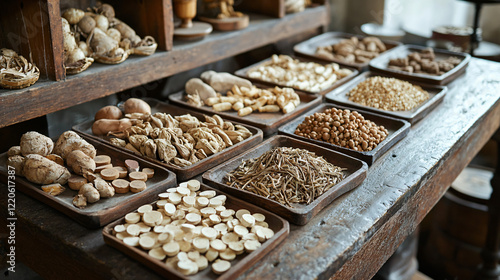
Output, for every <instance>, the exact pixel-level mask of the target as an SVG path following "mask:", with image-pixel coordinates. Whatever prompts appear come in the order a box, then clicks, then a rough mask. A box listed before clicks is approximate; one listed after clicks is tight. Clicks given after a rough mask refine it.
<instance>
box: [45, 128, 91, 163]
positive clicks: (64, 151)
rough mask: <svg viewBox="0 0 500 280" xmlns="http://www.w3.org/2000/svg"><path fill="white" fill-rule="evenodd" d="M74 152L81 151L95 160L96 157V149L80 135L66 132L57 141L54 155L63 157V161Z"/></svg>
mask: <svg viewBox="0 0 500 280" xmlns="http://www.w3.org/2000/svg"><path fill="white" fill-rule="evenodd" d="M74 150H80V151H82V152H83V153H84V154H86V155H87V156H89V157H91V158H94V157H95V155H96V149H95V147H94V146H92V145H91V144H89V143H88V142H87V141H85V140H84V139H83V138H81V137H80V135H78V134H76V132H73V131H66V132H64V133H63V134H61V136H59V139H58V140H57V142H56V144H55V146H54V154H56V155H59V156H61V157H62V158H63V159H66V157H67V156H68V155H69V154H70V153H71V152H72V151H74Z"/></svg>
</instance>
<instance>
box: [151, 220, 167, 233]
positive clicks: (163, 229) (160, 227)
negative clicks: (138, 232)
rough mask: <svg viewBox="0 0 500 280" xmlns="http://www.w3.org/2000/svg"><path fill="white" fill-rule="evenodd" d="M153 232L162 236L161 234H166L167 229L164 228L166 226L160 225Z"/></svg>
mask: <svg viewBox="0 0 500 280" xmlns="http://www.w3.org/2000/svg"><path fill="white" fill-rule="evenodd" d="M162 222H163V221H162ZM153 232H154V233H158V234H160V233H164V232H165V227H164V226H162V225H161V224H160V225H159V226H155V227H154V228H153Z"/></svg>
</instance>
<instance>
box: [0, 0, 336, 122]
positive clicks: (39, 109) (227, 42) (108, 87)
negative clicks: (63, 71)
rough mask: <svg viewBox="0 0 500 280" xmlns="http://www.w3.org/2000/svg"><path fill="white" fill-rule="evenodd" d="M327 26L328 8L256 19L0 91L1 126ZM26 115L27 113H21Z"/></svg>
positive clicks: (256, 16)
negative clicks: (142, 54) (236, 28)
mask: <svg viewBox="0 0 500 280" xmlns="http://www.w3.org/2000/svg"><path fill="white" fill-rule="evenodd" d="M2 3H3V2H2ZM327 22H328V11H327V10H326V8H324V7H323V6H321V7H317V8H312V9H307V10H306V11H305V12H302V13H298V14H294V15H288V16H286V17H285V18H283V19H271V18H269V17H266V16H259V15H255V16H254V15H252V17H251V20H250V25H249V27H247V28H245V29H243V30H239V31H235V32H216V33H214V34H211V35H209V36H208V37H206V38H205V39H204V40H200V41H175V42H174V44H175V46H174V48H173V49H172V51H170V52H161V51H160V52H157V53H155V54H153V55H151V56H148V57H130V58H129V59H127V61H125V62H123V63H121V64H119V65H103V64H99V63H94V64H93V65H92V66H91V67H90V68H89V69H87V70H86V71H85V72H83V73H80V74H78V75H75V76H69V77H67V78H66V79H65V80H64V81H60V82H51V81H48V80H40V81H38V82H37V83H36V84H34V85H33V86H31V87H29V88H27V89H22V90H0V104H2V108H1V109H0V120H2V121H1V122H0V127H4V126H8V125H11V124H14V123H18V122H21V121H25V120H29V119H32V118H35V117H39V116H43V115H46V114H48V113H52V112H55V111H58V110H62V109H65V108H68V107H71V106H74V105H77V104H81V103H84V102H87V101H91V100H94V99H97V98H100V97H104V96H108V95H111V94H114V93H116V92H120V91H123V90H126V89H129V88H132V87H135V86H139V85H143V84H146V83H148V82H151V81H154V80H158V79H161V78H164V77H168V76H171V75H173V74H177V73H180V72H183V71H186V70H190V69H193V68H196V67H199V66H202V65H205V64H208V63H212V62H215V61H218V60H221V59H224V58H227V57H232V56H234V55H236V54H241V53H244V52H246V51H249V50H252V49H255V48H258V47H261V46H265V45H267V44H271V43H274V42H278V41H279V40H282V39H285V38H288V37H291V36H294V35H297V34H301V33H304V32H307V31H310V30H314V29H317V28H319V27H320V26H323V25H326V23H327ZM207 50H211V51H207ZM124 77H126V78H124ZM69 92H71V93H72V94H68V93H69ZM21 111H22V112H23V114H19V113H18V112H21Z"/></svg>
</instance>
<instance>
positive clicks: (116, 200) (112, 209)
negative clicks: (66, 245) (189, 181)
mask: <svg viewBox="0 0 500 280" xmlns="http://www.w3.org/2000/svg"><path fill="white" fill-rule="evenodd" d="M82 138H84V139H85V140H86V141H87V142H89V143H90V144H92V145H94V147H95V148H96V149H97V154H98V155H101V154H103V155H109V156H110V157H111V159H112V161H111V163H112V164H113V165H115V166H125V165H124V161H125V160H126V159H133V160H136V161H138V162H139V166H140V167H141V168H144V167H149V168H153V169H154V170H155V174H154V176H153V178H151V179H149V180H148V181H147V182H146V185H147V188H146V189H145V190H144V191H142V192H139V193H131V192H129V193H126V194H115V195H114V196H113V197H110V198H102V199H100V200H99V201H97V202H96V203H92V204H88V206H87V207H86V208H83V209H80V208H77V207H75V206H73V197H74V196H75V195H76V194H78V192H77V191H74V190H72V189H70V188H69V187H68V186H67V185H65V186H64V187H65V188H66V190H65V191H64V192H63V193H62V194H60V195H58V196H51V195H49V194H47V193H45V192H44V191H42V189H41V185H38V184H35V183H31V182H29V181H28V180H26V179H25V178H24V177H21V176H17V175H16V180H15V182H16V189H17V190H20V191H22V192H23V193H25V194H27V195H29V196H31V197H33V198H35V199H37V200H39V201H41V202H43V203H45V204H47V205H49V206H50V207H52V208H55V209H56V210H58V211H60V212H61V213H63V214H65V215H67V216H69V217H70V218H72V219H73V220H75V221H77V222H79V223H80V224H82V225H84V226H86V227H88V228H98V227H101V226H104V225H106V224H108V223H110V222H111V221H114V220H116V219H118V218H119V217H121V216H123V215H125V214H127V213H128V212H130V211H133V210H134V209H136V208H137V207H139V206H141V205H142V204H144V203H147V202H149V201H151V200H152V199H154V198H155V197H157V195H158V194H159V193H162V192H164V191H165V190H166V189H168V188H171V187H173V186H175V185H176V176H175V174H174V173H172V172H171V171H169V170H167V169H166V168H164V167H161V166H159V165H157V164H154V163H151V162H148V161H145V160H143V159H141V158H139V157H137V156H135V155H129V154H125V153H123V152H122V151H120V150H119V149H117V148H115V147H113V146H109V145H104V144H102V143H100V142H99V141H95V140H94V139H92V138H90V137H86V136H85V135H82ZM0 174H1V175H2V176H7V153H3V154H1V155H0Z"/></svg>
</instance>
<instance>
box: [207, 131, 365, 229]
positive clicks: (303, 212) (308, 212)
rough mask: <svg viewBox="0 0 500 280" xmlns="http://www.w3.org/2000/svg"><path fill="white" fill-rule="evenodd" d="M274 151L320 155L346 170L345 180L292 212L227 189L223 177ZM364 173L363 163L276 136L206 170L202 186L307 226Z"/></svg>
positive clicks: (251, 195) (298, 205) (267, 200)
mask: <svg viewBox="0 0 500 280" xmlns="http://www.w3.org/2000/svg"><path fill="white" fill-rule="evenodd" d="M275 147H293V148H300V149H306V150H309V151H311V152H314V153H316V155H321V156H323V158H325V159H326V160H327V161H328V162H330V163H332V164H334V165H336V166H340V167H343V168H347V170H346V171H344V172H345V173H344V174H345V175H346V176H345V179H344V180H342V181H341V182H339V183H338V184H336V185H335V186H333V187H332V188H331V189H330V190H328V191H327V192H326V193H324V194H323V195H322V196H320V197H319V198H317V199H316V200H314V201H313V202H312V203H311V204H309V205H304V204H297V205H295V206H296V207H293V208H292V207H288V206H285V205H282V204H280V203H278V202H276V201H274V200H271V199H268V198H265V197H263V196H260V195H257V194H254V193H251V192H249V191H246V190H240V189H237V188H234V187H230V186H229V185H226V183H225V179H224V177H225V176H226V175H227V174H228V173H229V172H231V171H233V170H235V169H236V168H237V167H238V166H239V165H240V164H241V163H242V162H243V161H245V160H248V159H253V158H257V157H259V156H261V155H262V154H264V153H265V152H267V151H269V150H271V149H273V148H275ZM367 170H368V166H367V165H366V163H364V162H362V161H360V160H358V159H355V158H352V157H350V156H347V155H344V154H341V153H339V152H336V151H332V150H328V149H325V148H323V147H320V146H318V145H315V144H311V143H308V142H305V141H301V140H297V139H294V138H291V137H287V136H281V135H277V136H273V137H271V138H269V139H268V140H266V141H264V142H263V143H262V144H260V145H258V146H256V147H254V148H252V149H251V150H249V151H247V152H246V153H244V154H241V155H239V156H237V157H235V158H233V159H231V160H229V161H227V162H226V163H225V164H223V165H219V166H217V167H215V168H213V169H211V170H209V171H208V172H205V174H203V182H205V183H207V184H208V185H210V186H213V187H215V188H217V189H219V190H221V191H224V192H226V193H228V194H231V195H234V196H236V197H238V198H241V199H243V200H245V201H248V202H250V203H252V204H255V205H257V206H260V207H262V208H265V209H267V210H269V211H271V212H273V213H276V214H278V215H280V216H282V217H283V218H285V219H287V220H288V221H289V222H291V223H294V224H297V225H305V224H307V222H309V220H311V218H312V217H314V216H315V215H316V214H318V213H319V211H321V209H323V208H324V207H326V206H328V205H329V204H330V203H331V202H332V201H333V200H334V199H336V198H337V197H339V196H341V195H342V194H344V193H346V192H348V191H350V190H352V189H354V188H356V187H357V186H359V185H360V184H361V183H362V182H363V180H364V179H365V178H366V171H367Z"/></svg>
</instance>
